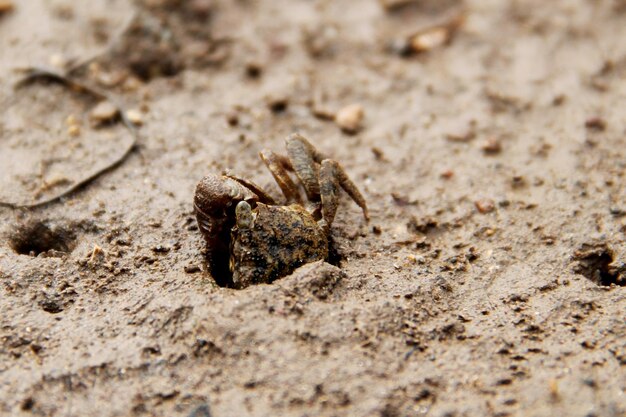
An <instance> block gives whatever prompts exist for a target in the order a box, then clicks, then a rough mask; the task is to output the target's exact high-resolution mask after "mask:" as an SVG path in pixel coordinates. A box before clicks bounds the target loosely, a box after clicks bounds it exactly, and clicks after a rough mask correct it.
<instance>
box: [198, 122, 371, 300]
mask: <svg viewBox="0 0 626 417" xmlns="http://www.w3.org/2000/svg"><path fill="white" fill-rule="evenodd" d="M285 144H286V148H287V156H284V155H280V154H276V153H274V152H272V151H270V150H262V151H261V152H260V153H259V156H260V157H261V160H262V161H263V162H264V163H265V165H266V166H267V168H268V169H269V171H270V172H271V174H272V176H273V177H274V179H275V181H276V183H277V184H278V186H279V188H280V189H281V191H282V194H283V196H284V200H283V201H281V202H280V203H279V202H276V201H275V200H274V199H273V198H272V197H271V196H270V195H269V194H268V193H267V192H265V191H264V190H263V189H262V188H261V187H259V186H258V185H256V184H254V183H253V182H252V181H249V180H246V179H243V178H240V177H236V176H233V175H213V174H211V175H207V176H205V177H204V178H203V179H202V180H201V181H200V182H199V183H198V185H197V187H196V192H195V197H194V209H195V212H196V218H197V220H198V226H199V228H200V231H201V232H202V234H203V236H204V238H205V241H206V244H207V245H206V246H207V261H208V265H209V268H210V270H211V274H212V275H213V276H214V277H215V279H216V280H218V283H219V284H220V285H223V286H230V287H234V288H245V287H248V286H250V285H253V284H260V283H271V282H273V281H275V280H276V279H279V278H282V277H284V276H286V275H289V274H291V273H292V272H293V271H294V270H295V269H296V268H298V267H299V266H301V265H304V264H306V263H310V262H315V261H318V260H324V261H327V260H328V256H329V239H330V238H331V236H330V229H331V225H332V223H333V220H334V218H335V214H336V212H337V207H338V205H339V189H340V188H342V189H343V190H344V191H345V192H346V193H347V194H348V195H349V196H350V197H351V198H352V200H354V202H355V203H356V204H357V205H358V206H359V207H360V208H361V209H362V211H363V216H364V218H365V221H366V222H367V221H369V215H368V211H367V205H366V203H365V199H364V198H363V195H362V194H361V192H360V191H359V190H358V188H357V187H356V185H355V184H354V183H353V182H352V181H351V180H350V178H349V177H348V175H347V174H346V172H345V171H344V169H343V168H342V166H341V165H340V164H339V163H338V162H336V161H334V160H332V159H328V158H326V157H325V156H324V155H323V154H322V153H320V152H319V151H318V150H317V149H315V147H314V146H313V145H311V143H310V142H309V141H308V140H307V139H305V138H304V137H303V136H301V135H299V134H293V135H290V136H288V137H287V139H286V140H285ZM290 173H293V174H295V177H296V178H297V180H298V181H299V183H300V184H301V187H300V186H298V185H297V184H296V182H295V181H294V180H293V179H292V177H291V175H290ZM301 188H302V189H303V190H304V193H305V195H306V199H303V198H302V195H301Z"/></svg>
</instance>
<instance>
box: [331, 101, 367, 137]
mask: <svg viewBox="0 0 626 417" xmlns="http://www.w3.org/2000/svg"><path fill="white" fill-rule="evenodd" d="M364 115H365V112H364V111H363V106H361V105H360V104H350V105H348V106H346V107H344V108H342V109H341V110H339V111H338V112H337V115H336V116H335V123H337V125H338V126H339V127H340V128H341V130H343V131H344V132H346V133H356V132H357V131H358V130H359V129H360V128H361V122H362V121H363V116H364Z"/></svg>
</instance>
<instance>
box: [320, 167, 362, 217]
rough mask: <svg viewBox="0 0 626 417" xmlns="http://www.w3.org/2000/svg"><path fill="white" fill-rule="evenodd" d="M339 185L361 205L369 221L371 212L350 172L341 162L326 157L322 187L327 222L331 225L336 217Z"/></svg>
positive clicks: (323, 207) (321, 176) (323, 212)
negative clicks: (349, 174)
mask: <svg viewBox="0 0 626 417" xmlns="http://www.w3.org/2000/svg"><path fill="white" fill-rule="evenodd" d="M337 184H338V185H340V186H341V188H343V190H344V191H345V192H346V193H348V195H349V196H350V198H352V200H354V202H355V203H356V204H357V205H358V206H359V207H361V210H363V217H365V220H367V221H369V213H368V211H367V204H366V203H365V198H363V195H362V194H361V192H360V191H359V189H358V188H356V185H354V183H353V182H352V180H350V178H349V177H348V174H346V171H345V170H344V169H343V167H342V166H341V165H340V164H339V162H337V161H334V160H332V159H324V160H323V161H322V167H321V169H320V188H321V197H322V215H323V217H324V219H325V220H326V222H327V223H328V224H329V225H330V224H331V223H332V221H333V219H334V218H335V212H336V211H337V205H338V204H339V202H338V197H337V194H338V192H337V189H338V188H339V187H338V186H337Z"/></svg>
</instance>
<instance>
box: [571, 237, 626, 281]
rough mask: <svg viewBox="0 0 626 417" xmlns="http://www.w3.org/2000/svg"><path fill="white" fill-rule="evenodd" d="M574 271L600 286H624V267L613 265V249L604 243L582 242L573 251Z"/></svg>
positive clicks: (625, 276) (625, 278)
mask: <svg viewBox="0 0 626 417" xmlns="http://www.w3.org/2000/svg"><path fill="white" fill-rule="evenodd" d="M574 259H575V260H576V261H577V265H576V267H575V272H576V273H578V274H581V275H583V276H585V277H586V278H587V279H589V280H590V281H593V282H595V283H596V284H598V285H601V286H611V285H612V284H615V285H619V286H626V275H625V274H624V272H626V271H624V267H619V266H616V265H613V262H614V260H615V259H614V254H613V251H612V250H611V249H610V248H609V247H608V246H607V245H606V244H605V243H600V244H587V243H585V244H583V245H582V246H581V248H580V249H579V250H577V251H576V252H575V253H574Z"/></svg>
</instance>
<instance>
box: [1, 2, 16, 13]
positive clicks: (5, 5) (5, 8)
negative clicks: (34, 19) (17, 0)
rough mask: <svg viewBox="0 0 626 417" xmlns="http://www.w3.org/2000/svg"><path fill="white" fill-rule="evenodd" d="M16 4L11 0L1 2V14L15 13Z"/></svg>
mask: <svg viewBox="0 0 626 417" xmlns="http://www.w3.org/2000/svg"><path fill="white" fill-rule="evenodd" d="M14 8H15V4H14V3H13V2H12V1H11V0H0V14H2V13H6V12H10V11H13V9H14Z"/></svg>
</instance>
